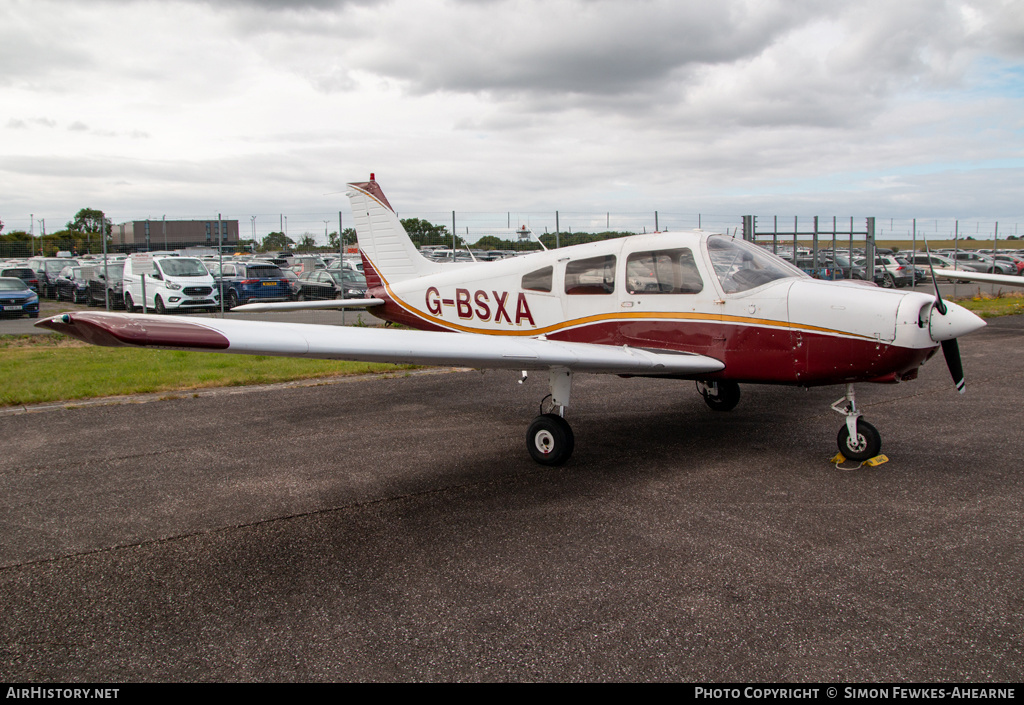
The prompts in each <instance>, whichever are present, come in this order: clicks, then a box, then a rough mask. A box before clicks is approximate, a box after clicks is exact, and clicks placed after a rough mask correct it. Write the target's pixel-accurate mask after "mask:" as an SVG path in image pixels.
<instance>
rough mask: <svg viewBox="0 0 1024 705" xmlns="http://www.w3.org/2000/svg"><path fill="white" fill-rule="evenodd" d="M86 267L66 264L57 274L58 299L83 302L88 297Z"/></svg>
mask: <svg viewBox="0 0 1024 705" xmlns="http://www.w3.org/2000/svg"><path fill="white" fill-rule="evenodd" d="M88 269H89V268H88V267H81V266H68V267H65V268H64V269H62V270H60V274H58V275H57V282H56V289H57V296H56V298H57V300H58V301H70V302H71V303H76V304H77V303H84V302H85V301H86V300H87V299H88V298H89V278H88V274H89V272H88Z"/></svg>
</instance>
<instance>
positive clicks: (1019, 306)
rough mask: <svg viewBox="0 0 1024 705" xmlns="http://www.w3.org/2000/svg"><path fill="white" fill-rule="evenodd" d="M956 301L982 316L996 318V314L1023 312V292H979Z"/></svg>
mask: <svg viewBox="0 0 1024 705" xmlns="http://www.w3.org/2000/svg"><path fill="white" fill-rule="evenodd" d="M957 303H958V304H960V305H961V306H963V307H964V308H967V309H970V310H971V311H974V312H975V313H976V314H978V315H979V316H981V317H982V318H996V317H997V316H1012V315H1014V314H1018V313H1024V294H1021V293H1016V292H1015V293H1012V294H998V295H996V296H988V295H985V294H979V295H978V296H974V297H972V298H969V299H958V300H957Z"/></svg>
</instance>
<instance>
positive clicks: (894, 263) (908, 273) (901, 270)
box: [854, 255, 914, 289]
mask: <svg viewBox="0 0 1024 705" xmlns="http://www.w3.org/2000/svg"><path fill="white" fill-rule="evenodd" d="M866 262H867V259H866V258H861V259H859V260H854V264H856V265H860V266H862V267H865V268H866V267H867V264H866ZM879 272H881V274H882V279H881V281H880V282H879V283H880V284H881V286H883V287H885V288H886V289H895V288H902V287H904V286H913V285H914V271H913V269H911V268H910V267H908V266H907V265H904V264H901V263H900V262H899V261H898V260H897V259H896V257H894V256H893V255H875V277H876V280H877V277H878V274H879Z"/></svg>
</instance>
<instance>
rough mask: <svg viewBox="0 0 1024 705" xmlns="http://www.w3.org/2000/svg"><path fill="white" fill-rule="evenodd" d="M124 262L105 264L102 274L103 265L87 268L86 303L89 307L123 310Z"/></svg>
mask: <svg viewBox="0 0 1024 705" xmlns="http://www.w3.org/2000/svg"><path fill="white" fill-rule="evenodd" d="M123 274H124V260H120V261H118V262H107V266H106V273H105V274H104V267H103V263H102V262H101V263H99V264H97V265H94V266H92V267H90V268H89V275H88V284H89V286H88V293H87V297H86V303H87V304H89V305H90V306H106V305H107V301H108V299H109V301H110V307H111V308H124V278H123Z"/></svg>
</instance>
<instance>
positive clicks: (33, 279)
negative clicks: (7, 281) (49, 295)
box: [0, 267, 39, 294]
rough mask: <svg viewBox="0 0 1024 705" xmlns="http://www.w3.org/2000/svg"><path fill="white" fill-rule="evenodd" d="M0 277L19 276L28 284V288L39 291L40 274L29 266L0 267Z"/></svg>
mask: <svg viewBox="0 0 1024 705" xmlns="http://www.w3.org/2000/svg"><path fill="white" fill-rule="evenodd" d="M0 277H17V278H18V279H21V280H22V281H23V282H25V283H26V284H28V288H29V289H31V290H32V291H34V292H36V293H37V294H38V293H39V276H38V275H37V274H36V273H35V272H33V271H32V269H31V268H29V267H5V268H3V269H0Z"/></svg>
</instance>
